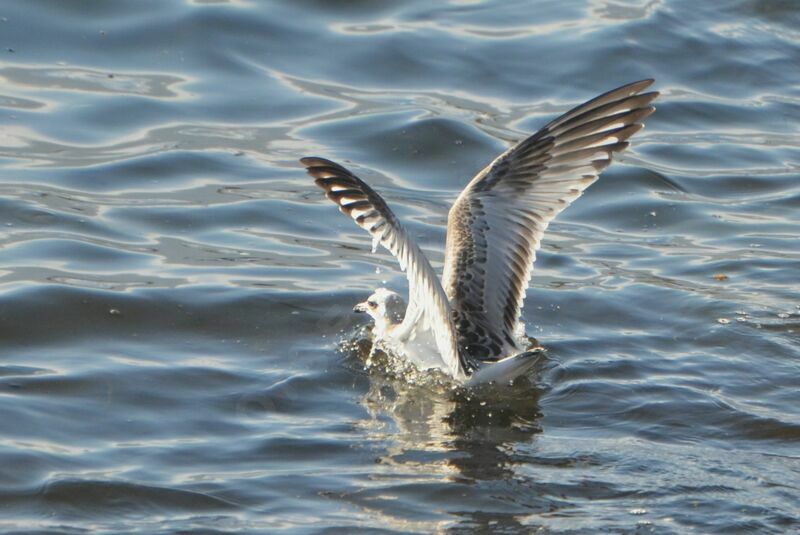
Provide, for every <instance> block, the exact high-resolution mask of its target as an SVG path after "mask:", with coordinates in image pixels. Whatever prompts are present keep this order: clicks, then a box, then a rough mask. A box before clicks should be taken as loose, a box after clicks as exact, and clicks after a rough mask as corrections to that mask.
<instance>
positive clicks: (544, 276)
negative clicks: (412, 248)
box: [0, 0, 800, 533]
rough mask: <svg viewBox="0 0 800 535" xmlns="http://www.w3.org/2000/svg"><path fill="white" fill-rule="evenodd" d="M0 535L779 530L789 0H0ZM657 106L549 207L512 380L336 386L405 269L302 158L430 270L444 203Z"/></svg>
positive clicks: (786, 430)
mask: <svg viewBox="0 0 800 535" xmlns="http://www.w3.org/2000/svg"><path fill="white" fill-rule="evenodd" d="M0 17H1V18H0V45H2V47H1V48H0V53H1V54H2V62H0V122H1V123H2V128H0V398H1V402H0V529H2V530H3V531H5V532H15V533H43V532H50V533H77V532H85V531H87V530H88V531H91V532H95V533H118V532H143V533H173V532H181V531H182V532H207V533H211V532H219V533H236V532H239V533H258V532H263V533H275V532H281V531H285V532H293V533H295V532H296V533H305V532H316V531H323V530H332V531H343V532H350V531H353V530H356V529H363V530H371V531H372V532H421V533H427V532H434V531H452V532H454V533H466V532H498V533H499V532H506V533H517V532H530V531H534V530H537V529H541V530H542V531H544V532H555V533H560V532H572V533H586V532H614V533H617V532H639V531H641V532H654V533H687V532H698V533H709V532H718V533H732V532H764V533H787V532H791V531H794V530H798V529H800V517H799V516H798V511H800V449H799V448H798V444H800V409H798V407H800V394H798V388H797V386H798V375H799V374H800V286H798V283H799V280H800V277H799V275H798V274H800V242H798V234H799V233H800V177H799V176H798V175H800V132H799V131H798V124H800V5H797V3H796V2H792V1H789V0H783V1H782V0H737V1H733V2H728V3H727V4H726V6H724V8H723V7H722V6H720V5H717V4H716V3H703V2H688V1H683V0H664V1H652V0H647V1H644V0H642V1H640V0H623V1H610V0H608V1H607V0H586V1H579V2H570V3H566V5H565V3H563V2H555V1H537V2H530V1H513V0H512V1H505V0H503V1H501V0H487V1H467V0H462V1H455V0H453V1H451V2H436V3H431V2H423V1H421V0H420V1H406V2H365V1H358V0H350V1H345V0H337V1H330V0H324V1H323V0H302V1H293V2H277V1H275V2H256V1H244V0H237V1H234V0H231V1H227V2H226V1H201V0H195V1H189V0H186V1H169V2H165V1H136V2H103V1H84V2H63V1H59V0H48V1H45V0H25V1H23V0H11V1H7V2H4V3H3V5H2V7H0ZM651 76H652V77H655V78H657V84H656V86H655V88H656V89H658V90H659V91H661V93H662V96H661V98H660V99H659V101H658V103H657V106H658V111H657V112H656V114H655V115H653V116H652V117H651V118H650V119H649V120H648V122H647V128H646V129H645V130H644V131H643V132H641V133H639V134H637V135H636V136H635V138H634V140H633V142H634V143H633V147H632V149H631V150H629V151H628V152H626V153H625V154H624V155H623V157H622V158H620V159H619V161H617V162H616V163H615V164H614V165H613V166H612V167H611V168H610V169H609V170H608V171H607V172H606V173H604V174H603V176H602V178H601V180H600V181H599V182H597V183H596V184H595V185H594V186H592V187H591V188H590V189H589V190H588V191H587V193H586V194H585V195H584V197H583V198H581V199H580V200H579V201H578V202H576V203H575V204H574V205H573V206H572V207H571V208H570V209H569V210H567V211H566V212H565V213H564V214H562V215H561V216H560V217H559V218H558V219H557V220H556V222H555V223H554V224H553V225H551V227H550V230H549V231H548V234H547V236H546V239H545V240H544V243H543V247H542V250H541V251H540V253H539V255H538V256H539V258H538V260H537V263H536V269H535V271H534V278H533V280H532V283H531V288H530V289H529V290H528V297H527V300H526V304H525V308H524V312H523V316H524V320H525V321H526V323H527V324H528V332H529V334H530V335H532V336H536V337H537V338H538V339H539V340H540V341H541V342H542V343H543V344H544V345H545V346H546V347H547V348H548V358H547V361H546V362H545V363H544V364H543V366H542V367H541V369H540V370H539V372H538V373H537V374H536V375H533V376H531V377H530V378H529V379H528V380H526V381H520V382H519V383H518V384H517V385H515V386H514V387H513V388H505V389H491V388H489V389H484V390H481V391H478V392H463V391H459V390H452V389H450V388H448V387H446V386H443V385H432V384H427V383H424V384H407V383H406V381H404V380H403V379H402V378H399V377H396V376H394V375H392V374H390V373H386V372H382V371H381V370H380V369H373V370H364V362H363V361H362V360H361V358H360V357H359V353H358V351H352V350H347V349H346V348H343V347H342V346H341V344H340V342H341V341H342V340H343V339H344V340H350V339H352V338H354V337H357V332H358V329H359V327H360V326H361V325H362V322H363V318H361V317H358V316H355V315H353V314H351V313H350V309H351V307H352V305H353V304H354V303H355V302H357V301H360V300H362V299H363V298H364V297H365V296H366V295H367V294H369V293H370V292H371V291H372V289H373V288H375V287H377V286H380V285H383V284H385V285H388V286H389V287H392V288H395V289H397V290H403V289H404V287H405V286H404V282H403V281H404V278H403V275H402V274H401V273H399V272H398V271H397V269H396V267H395V262H394V260H393V259H392V258H391V257H390V256H389V255H388V254H387V253H385V252H381V253H379V254H374V255H373V254H370V239H369V237H368V236H367V235H366V234H364V233H363V232H362V231H361V230H360V229H358V228H356V227H355V226H354V225H353V224H352V223H351V222H350V221H348V220H347V219H346V218H345V217H343V216H341V214H339V213H338V211H337V210H336V209H335V207H334V206H333V205H332V204H330V203H329V202H328V201H327V200H325V199H324V196H323V195H322V194H321V192H320V191H319V190H318V189H317V188H315V187H314V185H313V183H312V181H311V180H310V179H309V178H308V177H307V176H305V174H304V173H303V171H302V169H301V168H300V166H299V165H298V164H297V159H298V158H299V157H301V156H306V155H319V156H324V157H328V158H331V159H335V160H338V161H342V162H344V163H346V164H347V165H348V166H351V167H352V168H353V169H354V170H355V171H356V172H357V173H358V174H359V175H360V176H362V178H364V179H365V180H367V181H368V182H370V183H371V184H373V185H374V186H375V187H376V188H377V189H378V190H379V191H380V192H381V193H382V194H383V195H384V196H385V197H386V198H387V199H388V200H389V202H390V203H391V204H392V206H393V207H394V209H395V211H396V212H397V214H398V215H399V217H400V218H401V219H402V220H403V221H404V222H406V224H407V226H408V228H409V229H410V231H411V233H412V234H414V236H416V237H417V238H418V239H419V241H420V243H421V244H422V246H423V248H424V249H425V250H426V252H427V253H429V256H430V258H431V259H432V261H433V263H434V265H435V266H436V267H437V268H440V267H441V264H442V261H443V255H442V248H443V244H444V237H445V236H444V225H445V220H446V214H447V210H448V208H449V206H450V204H451V203H452V201H453V200H454V199H455V196H456V195H457V194H458V192H459V191H460V190H461V188H462V187H463V186H464V184H465V183H466V182H467V181H468V180H469V178H470V177H471V176H472V174H474V173H475V172H476V171H477V170H478V169H480V168H481V167H482V166H483V165H485V164H486V163H487V162H488V161H490V160H491V159H492V158H493V157H494V156H495V155H496V154H497V153H499V152H500V151H502V150H504V149H505V148H506V147H508V146H509V144H510V143H512V142H514V141H516V140H518V139H521V138H522V137H524V136H525V135H526V133H528V132H531V131H533V130H535V129H536V128H538V127H539V126H541V125H543V124H544V123H545V122H547V121H548V120H550V119H552V118H553V117H554V116H555V115H556V114H558V113H559V112H562V111H565V110H566V109H568V108H569V107H570V106H573V105H575V104H578V103H580V102H581V101H583V100H586V99H588V98H591V97H593V96H595V95H596V94H598V93H600V92H603V91H606V90H608V89H611V88H613V87H616V86H618V85H621V84H623V83H626V82H630V81H633V80H638V79H641V78H646V77H651Z"/></svg>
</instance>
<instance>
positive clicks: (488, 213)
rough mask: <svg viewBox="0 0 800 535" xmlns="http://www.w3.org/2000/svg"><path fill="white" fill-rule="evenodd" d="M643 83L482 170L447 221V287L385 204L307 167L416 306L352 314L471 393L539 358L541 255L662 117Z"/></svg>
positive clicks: (379, 302) (361, 186) (386, 297)
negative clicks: (392, 268) (526, 337)
mask: <svg viewBox="0 0 800 535" xmlns="http://www.w3.org/2000/svg"><path fill="white" fill-rule="evenodd" d="M652 83H653V80H652V79H647V80H641V81H639V82H634V83H631V84H627V85H624V86H622V87H619V88H617V89H614V90H611V91H609V92H607V93H604V94H602V95H600V96H598V97H596V98H594V99H592V100H589V101H587V102H585V103H584V104H581V105H580V106H577V107H575V108H573V109H571V110H570V111H568V112H566V113H564V114H563V115H561V116H560V117H558V118H557V119H554V120H553V121H551V122H550V123H548V124H547V125H545V126H544V127H543V128H542V129H540V130H539V131H538V132H536V133H535V134H533V135H531V136H530V137H528V138H526V139H524V140H522V141H521V142H519V143H518V144H517V145H515V146H513V147H511V148H510V149H508V150H507V151H505V152H504V153H502V154H501V155H500V156H498V157H497V158H495V160H494V161H492V162H491V163H490V164H489V165H488V166H486V167H485V168H484V169H483V170H482V171H480V172H479V173H478V174H477V175H475V177H474V178H473V179H472V180H471V181H470V182H469V183H468V184H467V186H466V187H465V188H464V190H463V191H462V192H461V193H460V194H459V196H458V198H457V199H456V201H455V203H453V206H452V207H451V208H450V212H449V214H448V216H447V240H446V244H445V262H444V271H443V275H442V279H441V281H440V280H439V277H438V276H437V274H436V271H435V270H434V269H433V267H432V266H431V263H430V262H429V261H428V258H427V257H426V256H425V254H424V253H423V252H422V249H420V247H419V246H418V245H417V243H416V242H415V241H414V239H413V238H412V236H411V235H410V234H409V233H408V231H407V230H406V229H405V227H404V226H403V225H402V224H401V223H400V221H399V220H398V219H397V217H396V216H395V215H394V213H393V212H392V210H391V209H390V208H389V205H388V204H386V202H385V201H384V200H383V198H382V197H381V196H380V195H379V194H378V193H377V192H376V191H375V190H373V189H372V188H371V187H370V186H369V185H368V184H366V183H365V182H364V181H363V180H361V179H360V178H358V177H357V176H356V175H354V174H353V173H352V172H350V171H349V170H348V169H346V168H345V167H343V166H341V165H339V164H337V163H334V162H332V161H330V160H327V159H325V158H319V157H307V158H302V159H301V160H300V162H301V163H302V164H303V165H304V166H305V167H306V171H307V172H308V174H310V175H311V176H312V177H314V179H315V183H316V184H317V186H319V187H321V188H322V189H323V190H325V194H326V196H327V197H328V199H330V200H331V201H333V202H334V203H336V204H337V205H338V206H339V210H340V211H342V212H343V213H344V214H346V215H348V216H349V217H351V218H352V219H353V221H355V223H356V224H357V225H358V226H359V227H361V228H362V229H364V230H366V231H367V232H368V233H369V234H370V235H371V236H372V239H373V246H372V249H373V252H375V250H376V248H377V246H378V245H379V244H380V245H382V246H383V247H385V248H386V249H387V250H388V251H389V252H390V253H391V254H392V255H394V257H395V258H396V259H397V261H398V263H399V264H400V267H401V269H402V270H403V271H405V272H406V276H407V278H408V304H406V303H405V300H404V299H403V298H402V297H401V296H400V295H398V294H397V293H395V292H392V291H390V290H387V289H385V288H379V289H378V290H376V291H375V293H374V294H372V295H371V296H370V297H369V298H368V299H367V300H366V301H365V302H363V303H359V304H357V305H356V306H355V308H354V310H355V311H357V312H366V313H368V314H369V315H370V316H371V317H372V318H373V320H374V328H373V334H374V337H375V343H376V345H378V344H380V345H381V346H382V347H388V348H390V349H392V350H394V351H396V352H398V353H401V354H405V355H406V356H409V355H410V356H411V357H414V358H410V360H412V361H413V362H414V363H415V364H418V365H427V364H429V362H430V361H431V359H433V361H434V362H435V365H434V366H433V367H438V368H440V369H442V370H443V371H444V372H446V373H447V374H449V375H450V376H451V377H452V378H453V379H454V380H455V381H457V382H460V383H466V384H468V385H474V384H480V383H487V382H505V381H511V380H513V379H514V378H515V377H517V376H519V375H522V374H524V373H526V372H527V371H529V370H530V369H531V368H532V367H533V365H534V364H535V363H536V362H537V360H538V357H539V355H540V351H538V350H533V351H526V350H524V348H523V342H522V341H521V340H520V338H521V336H520V332H523V333H524V326H523V325H522V323H521V322H520V316H521V311H522V306H523V300H524V299H525V291H526V290H527V288H528V282H529V280H530V276H531V272H532V270H533V264H534V261H535V260H536V251H537V250H538V249H539V247H540V244H541V240H542V237H543V235H544V232H545V230H546V229H547V226H548V225H549V224H550V222H551V221H552V220H553V219H554V218H555V217H556V216H557V215H558V214H559V213H561V211H563V210H564V209H565V208H566V207H567V206H569V205H570V204H571V203H572V202H573V201H574V200H575V199H577V198H578V197H580V196H581V194H582V193H583V191H584V190H585V189H586V188H587V187H589V186H590V185H591V184H592V183H594V182H595V181H596V180H597V179H598V177H599V175H600V173H601V172H602V171H603V170H604V169H605V168H606V167H608V165H609V164H610V163H611V159H612V155H614V154H618V153H620V152H622V151H623V150H625V149H626V148H627V147H628V145H629V143H628V141H627V140H628V138H630V137H631V136H632V135H633V134H635V133H636V132H638V131H639V130H641V129H642V128H643V127H644V125H643V123H642V121H643V120H644V119H645V118H646V117H648V116H649V115H650V114H651V113H653V112H654V111H655V108H654V107H653V106H652V105H651V102H652V101H653V100H654V99H655V98H656V97H657V96H658V92H655V91H652V92H646V93H643V92H642V91H644V90H645V89H647V88H648V87H649V86H650V85H651V84H652Z"/></svg>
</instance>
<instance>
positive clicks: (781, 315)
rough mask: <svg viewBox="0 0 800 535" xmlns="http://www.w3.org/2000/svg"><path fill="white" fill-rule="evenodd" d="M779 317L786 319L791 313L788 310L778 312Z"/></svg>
mask: <svg viewBox="0 0 800 535" xmlns="http://www.w3.org/2000/svg"><path fill="white" fill-rule="evenodd" d="M778 317H779V318H781V319H786V318H788V317H789V314H787V313H786V312H778Z"/></svg>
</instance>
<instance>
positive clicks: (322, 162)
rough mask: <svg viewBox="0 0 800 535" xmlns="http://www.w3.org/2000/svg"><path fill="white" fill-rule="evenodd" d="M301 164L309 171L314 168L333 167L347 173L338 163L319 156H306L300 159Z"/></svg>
mask: <svg viewBox="0 0 800 535" xmlns="http://www.w3.org/2000/svg"><path fill="white" fill-rule="evenodd" d="M300 163H301V164H303V165H304V166H305V167H306V168H307V169H313V168H314V167H333V168H335V169H338V170H341V171H347V170H346V169H345V168H344V167H342V166H341V165H339V164H338V163H336V162H332V161H330V160H328V159H326V158H320V157H319V156H305V157H303V158H300Z"/></svg>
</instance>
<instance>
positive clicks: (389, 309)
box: [353, 288, 406, 331]
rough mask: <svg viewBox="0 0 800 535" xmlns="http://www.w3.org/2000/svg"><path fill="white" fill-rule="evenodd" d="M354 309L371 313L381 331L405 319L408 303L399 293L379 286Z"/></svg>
mask: <svg viewBox="0 0 800 535" xmlns="http://www.w3.org/2000/svg"><path fill="white" fill-rule="evenodd" d="M353 311H354V312H365V313H367V314H369V315H370V316H372V319H373V320H375V327H376V328H377V329H378V330H379V331H384V330H386V329H388V328H389V327H392V326H394V325H397V324H399V323H400V322H402V321H403V316H404V315H405V311H406V304H405V301H403V298H402V297H400V296H399V295H398V294H397V293H395V292H393V291H391V290H387V289H386V288H378V289H377V290H375V293H373V294H372V295H370V296H369V297H368V298H367V300H366V301H364V302H363V303H358V304H357V305H356V306H354V307H353Z"/></svg>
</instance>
